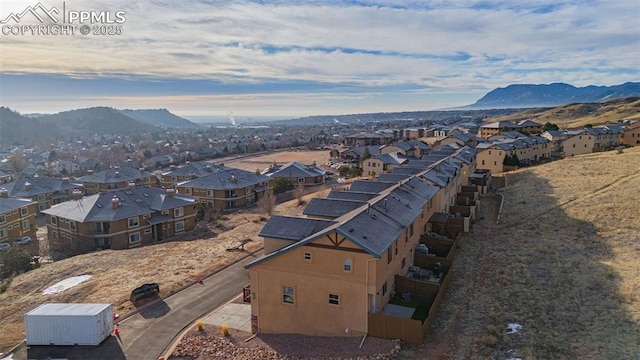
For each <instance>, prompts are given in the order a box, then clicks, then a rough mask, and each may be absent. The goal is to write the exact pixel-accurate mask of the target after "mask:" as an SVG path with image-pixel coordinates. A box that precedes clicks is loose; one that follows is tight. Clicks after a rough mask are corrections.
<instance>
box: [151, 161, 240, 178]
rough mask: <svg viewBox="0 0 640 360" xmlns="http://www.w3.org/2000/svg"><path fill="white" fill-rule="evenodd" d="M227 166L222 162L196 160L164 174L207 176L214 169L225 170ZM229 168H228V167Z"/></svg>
mask: <svg viewBox="0 0 640 360" xmlns="http://www.w3.org/2000/svg"><path fill="white" fill-rule="evenodd" d="M224 169H225V166H224V165H220V164H212V163H207V162H194V163H190V164H187V165H184V166H180V167H178V168H176V169H175V170H171V171H167V172H163V173H162V175H164V176H190V175H191V176H194V177H201V176H207V175H209V174H211V173H212V172H214V171H221V170H224ZM227 169H228V168H227Z"/></svg>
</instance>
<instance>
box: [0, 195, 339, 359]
mask: <svg viewBox="0 0 640 360" xmlns="http://www.w3.org/2000/svg"><path fill="white" fill-rule="evenodd" d="M327 192H328V190H324V191H323V192H320V193H318V195H317V196H325V195H326V193H327ZM312 196H314V195H313V194H310V195H307V196H305V198H304V201H305V202H308V200H309V198H310V197H312ZM303 210H304V205H303V206H299V205H298V202H297V200H293V201H290V202H287V203H283V204H280V205H278V206H277V207H276V208H275V211H274V214H289V215H302V211H303ZM266 219H267V217H266V215H264V214H261V213H260V211H259V210H258V209H252V210H247V211H242V212H238V213H234V214H232V215H226V216H222V217H220V218H218V219H217V220H215V221H214V222H212V223H209V224H203V225H202V227H200V228H199V229H196V230H195V231H194V233H193V234H192V235H191V236H185V237H184V240H183V241H172V242H165V243H161V244H157V245H152V246H145V247H142V248H136V249H130V250H117V251H116V250H104V251H100V252H94V253H90V254H85V255H79V256H75V257H72V258H69V259H65V260H62V261H58V262H54V263H50V264H45V265H43V266H42V267H40V268H38V269H36V270H33V271H30V272H28V273H25V274H21V275H19V276H16V277H15V278H14V279H13V281H12V282H11V285H10V286H9V287H8V289H7V291H5V292H4V293H2V294H0V352H6V351H7V350H8V349H9V348H11V347H12V346H13V345H16V344H17V343H19V342H20V341H21V340H22V339H24V323H23V316H24V314H25V313H27V312H28V311H30V310H32V309H33V308H35V307H37V306H38V305H40V304H42V303H44V302H107V303H112V304H113V305H114V311H116V312H118V313H119V314H120V315H124V314H126V313H128V312H130V311H132V310H134V309H135V307H134V305H133V304H132V303H131V302H130V301H129V295H130V292H131V290H133V289H134V288H135V287H136V286H138V285H140V284H143V283H149V282H157V283H159V285H160V295H161V296H164V295H166V294H168V293H169V292H171V291H173V290H175V289H178V288H180V287H182V286H184V285H186V284H189V283H192V282H193V281H195V280H196V279H197V278H198V277H202V276H204V275H206V274H208V273H211V272H212V271H214V270H215V269H217V268H220V267H222V266H224V265H225V264H227V263H229V262H231V261H233V260H235V259H238V258H239V257H241V256H243V255H244V254H243V253H241V252H238V251H227V249H229V248H234V247H237V246H238V245H239V244H240V242H241V241H242V240H245V239H250V240H251V241H250V242H249V243H248V244H246V245H245V250H246V251H253V250H256V249H259V248H261V247H262V241H261V240H260V238H259V237H258V235H257V234H258V233H259V232H260V229H262V226H263V225H264V221H266ZM83 274H89V275H92V278H91V279H90V280H88V281H86V282H84V283H82V284H80V285H77V286H75V287H73V288H71V289H69V290H66V291H64V292H61V293H58V294H52V295H42V291H43V290H44V289H46V288H47V287H49V286H51V285H53V284H55V283H57V282H58V281H61V280H63V279H66V278H68V277H72V276H78V275H83Z"/></svg>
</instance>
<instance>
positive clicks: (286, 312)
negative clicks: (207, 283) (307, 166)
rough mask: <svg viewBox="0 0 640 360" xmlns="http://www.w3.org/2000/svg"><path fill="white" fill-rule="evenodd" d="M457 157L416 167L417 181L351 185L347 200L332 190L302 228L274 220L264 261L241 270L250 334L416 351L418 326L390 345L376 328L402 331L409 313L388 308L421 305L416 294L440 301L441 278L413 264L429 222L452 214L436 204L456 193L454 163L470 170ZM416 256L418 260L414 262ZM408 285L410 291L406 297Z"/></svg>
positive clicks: (293, 221) (266, 234)
mask: <svg viewBox="0 0 640 360" xmlns="http://www.w3.org/2000/svg"><path fill="white" fill-rule="evenodd" d="M462 151H463V149H458V150H457V152H455V153H454V154H452V155H450V156H444V157H440V158H439V159H438V160H436V161H433V162H430V163H429V164H428V165H426V166H424V167H422V168H420V167H414V168H413V169H415V170H416V171H417V172H416V173H414V174H411V175H408V176H402V177H396V178H394V180H397V181H393V182H382V181H356V182H354V183H352V184H351V188H350V190H349V191H345V190H340V191H338V190H332V191H331V192H330V193H329V196H328V197H327V199H313V200H312V201H310V202H309V204H308V206H307V208H306V209H305V210H304V215H306V216H307V217H306V218H304V217H284V216H272V217H271V218H270V219H269V220H268V221H267V223H266V224H265V226H264V228H263V230H262V231H261V232H260V236H262V237H263V238H264V241H265V255H264V256H263V257H262V258H260V259H257V260H255V261H253V262H252V263H250V264H248V265H247V266H246V267H245V268H246V269H247V270H248V273H249V278H250V282H251V285H250V288H249V291H250V294H251V296H250V298H251V317H252V319H253V321H254V324H255V327H254V329H253V331H254V332H259V333H297V334H307V335H317V336H318V335H319V336H356V337H362V336H365V335H367V334H368V335H369V336H380V337H389V336H393V337H394V338H398V337H400V338H402V339H403V340H405V341H413V342H420V341H421V339H422V334H423V331H424V330H423V329H424V327H423V325H422V324H423V322H422V321H420V320H416V324H417V325H416V326H417V328H418V329H420V330H417V332H418V333H417V334H413V335H408V333H410V332H411V331H408V332H407V334H404V333H403V334H399V333H395V334H392V335H387V334H384V331H383V330H381V328H380V326H379V325H374V323H375V324H380V321H383V320H384V319H386V320H384V321H388V322H389V323H391V322H393V323H394V324H399V323H400V322H405V323H406V322H408V321H409V320H410V319H408V318H411V317H412V315H413V309H410V310H406V309H402V307H400V306H397V305H394V304H393V303H392V302H393V301H398V300H397V299H398V298H400V297H402V298H403V299H409V298H411V296H415V297H416V298H419V297H420V296H421V295H420V294H419V291H418V290H417V289H418V288H420V289H426V288H429V289H432V290H430V291H435V292H436V293H437V292H438V291H439V290H438V289H440V287H441V285H442V284H443V283H445V281H446V280H444V279H445V276H446V274H445V273H444V272H441V271H438V273H437V274H436V273H434V272H431V273H430V272H429V270H427V269H426V268H425V267H429V268H431V267H433V266H434V263H433V262H431V263H430V262H429V261H422V260H420V259H424V258H428V256H427V255H424V254H427V253H428V249H425V248H424V247H418V245H419V244H420V241H421V237H422V235H424V234H427V233H431V231H432V229H431V224H432V222H433V221H437V222H438V224H440V225H443V226H444V224H447V223H448V222H449V219H450V218H451V217H452V216H453V215H451V214H448V213H447V211H446V210H447V209H448V205H449V204H445V203H444V200H439V198H441V197H443V196H444V195H445V191H448V190H451V191H455V190H457V189H456V187H457V186H458V184H460V179H459V178H460V177H461V176H462V172H461V169H462V166H463V165H462V162H463V161H459V160H455V159H451V157H453V156H455V155H459V156H460V157H461V158H463V159H464V160H465V161H469V160H470V159H469V158H468V156H471V157H473V155H474V154H473V153H472V152H470V153H467V150H465V154H459V153H461V152H462ZM470 162H473V160H472V159H471V160H470ZM405 167H406V165H403V166H400V167H398V168H396V169H402V168H405ZM427 174H428V175H427ZM429 178H433V179H436V180H437V183H438V185H434V184H432V183H431V181H430V180H429ZM390 179H391V178H390ZM445 189H446V190H445ZM349 194H352V195H353V196H350V195H349ZM447 199H449V198H448V197H447ZM436 214H437V216H435V215H436ZM432 219H435V220H432ZM267 248H268V250H267ZM419 251H420V252H421V254H423V255H420V256H418V255H419V254H417V253H418V252H419ZM432 259H433V258H432ZM446 266H448V265H446ZM436 268H437V269H439V268H440V264H439V265H438V266H437V267H436ZM417 277H420V279H418V278H417ZM407 284H413V285H412V286H413V287H411V289H413V290H409V288H410V287H408V286H407ZM412 291H413V293H412ZM420 301H424V302H425V303H427V302H428V301H429V300H427V299H426V298H424V297H423V298H420ZM431 301H433V300H431ZM429 304H431V303H429ZM434 306H437V305H434ZM403 310H406V311H403ZM400 313H402V314H400ZM399 318H402V319H400V320H397V319H399ZM396 321H397V322H398V323H396ZM427 323H428V322H427ZM412 324H413V323H412ZM398 326H400V327H402V326H403V325H398ZM412 326H413V325H412ZM394 327H395V325H394ZM413 329H414V330H415V329H416V328H413Z"/></svg>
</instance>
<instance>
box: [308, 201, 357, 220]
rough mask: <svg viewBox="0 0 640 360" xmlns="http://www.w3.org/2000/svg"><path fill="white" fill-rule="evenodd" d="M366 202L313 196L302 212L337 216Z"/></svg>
mask: <svg viewBox="0 0 640 360" xmlns="http://www.w3.org/2000/svg"><path fill="white" fill-rule="evenodd" d="M365 204H366V202H365V201H354V200H343V199H329V198H313V199H311V201H309V204H307V207H306V208H305V209H304V211H303V212H302V213H303V214H304V215H307V216H322V217H328V218H337V217H340V216H342V215H344V214H346V213H348V212H351V211H353V210H355V209H357V208H359V207H361V206H363V205H365Z"/></svg>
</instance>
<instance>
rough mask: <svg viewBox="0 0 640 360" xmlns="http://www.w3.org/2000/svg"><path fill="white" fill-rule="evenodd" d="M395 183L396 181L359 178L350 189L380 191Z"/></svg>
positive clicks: (370, 191)
mask: <svg viewBox="0 0 640 360" xmlns="http://www.w3.org/2000/svg"><path fill="white" fill-rule="evenodd" d="M395 184H396V183H393V182H385V181H369V180H358V181H354V182H352V183H351V185H350V187H349V189H350V190H351V191H360V192H369V193H379V192H381V191H383V190H384V189H388V188H390V187H392V186H393V185H395Z"/></svg>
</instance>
